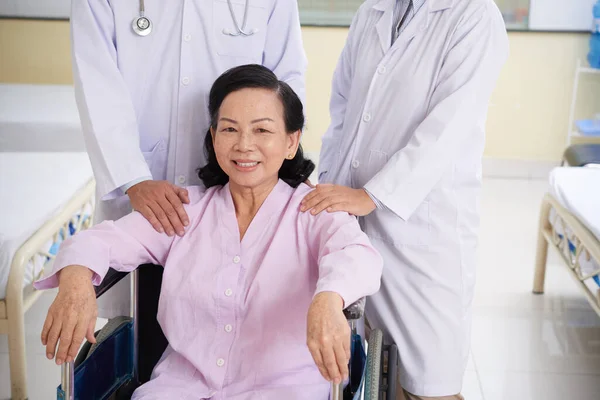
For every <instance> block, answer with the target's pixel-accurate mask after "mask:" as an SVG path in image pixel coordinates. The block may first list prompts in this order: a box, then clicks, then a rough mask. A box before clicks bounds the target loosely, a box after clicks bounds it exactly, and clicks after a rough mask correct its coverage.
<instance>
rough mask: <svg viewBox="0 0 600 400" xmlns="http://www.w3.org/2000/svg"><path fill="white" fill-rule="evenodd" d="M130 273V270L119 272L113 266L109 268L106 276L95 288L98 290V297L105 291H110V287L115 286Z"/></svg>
mask: <svg viewBox="0 0 600 400" xmlns="http://www.w3.org/2000/svg"><path fill="white" fill-rule="evenodd" d="M127 275H129V272H117V271H115V270H114V269H112V268H109V270H108V272H107V273H106V276H105V277H104V279H103V280H102V283H100V286H97V287H95V288H94V290H95V291H96V298H98V297H100V296H102V295H103V294H104V293H106V292H108V290H109V289H110V288H112V287H113V286H115V285H116V284H117V283H119V281H121V280H122V279H123V278H125V277H126V276H127Z"/></svg>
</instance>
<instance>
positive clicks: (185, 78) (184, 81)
mask: <svg viewBox="0 0 600 400" xmlns="http://www.w3.org/2000/svg"><path fill="white" fill-rule="evenodd" d="M181 83H183V84H184V85H188V84H189V83H190V78H188V77H187V76H186V77H184V78H183V79H182V80H181Z"/></svg>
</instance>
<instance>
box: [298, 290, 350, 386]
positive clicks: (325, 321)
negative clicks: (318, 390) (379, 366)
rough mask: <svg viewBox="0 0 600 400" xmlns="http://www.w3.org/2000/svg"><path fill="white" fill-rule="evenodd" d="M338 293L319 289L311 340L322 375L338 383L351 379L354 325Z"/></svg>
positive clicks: (312, 309) (312, 310)
mask: <svg viewBox="0 0 600 400" xmlns="http://www.w3.org/2000/svg"><path fill="white" fill-rule="evenodd" d="M343 308H344V301H343V300H342V298H341V297H340V295H338V294H337V293H333V292H323V293H319V294H317V295H316V296H315V298H314V299H313V302H312V304H311V305H310V308H309V310H308V329H307V344H308V349H309V350H310V353H311V354H312V356H313V359H314V360H315V363H316V364H317V367H319V371H321V375H323V377H324V378H325V379H327V380H328V381H330V382H334V383H336V384H339V383H341V382H342V381H343V380H346V379H348V363H349V361H350V327H349V326H348V321H346V317H345V316H344V312H343Z"/></svg>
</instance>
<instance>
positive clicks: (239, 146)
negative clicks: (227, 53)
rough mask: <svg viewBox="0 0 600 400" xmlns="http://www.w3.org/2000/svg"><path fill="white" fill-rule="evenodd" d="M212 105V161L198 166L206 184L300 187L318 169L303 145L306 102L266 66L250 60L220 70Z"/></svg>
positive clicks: (207, 143) (209, 141) (207, 145)
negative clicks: (281, 182)
mask: <svg viewBox="0 0 600 400" xmlns="http://www.w3.org/2000/svg"><path fill="white" fill-rule="evenodd" d="M208 108H209V115H210V120H211V123H210V129H209V134H207V135H206V139H205V143H204V145H205V151H206V156H207V159H208V164H207V165H206V166H204V167H202V168H200V170H199V176H200V179H202V181H203V183H204V185H205V186H206V187H207V188H210V187H212V186H217V185H225V184H226V183H228V182H231V184H232V185H240V186H242V187H257V188H260V187H261V186H265V187H273V185H274V184H275V183H276V182H277V180H278V179H281V180H283V181H284V182H286V183H287V184H288V185H290V186H292V187H294V188H296V187H298V185H300V183H302V182H305V181H306V180H307V179H308V177H309V176H310V174H311V173H312V172H313V170H314V169H315V165H314V164H313V162H312V161H310V160H308V159H306V158H304V153H303V151H302V145H301V144H300V135H301V133H302V129H303V128H304V112H303V107H302V102H301V101H300V99H299V98H298V96H297V95H296V94H295V93H294V91H293V90H292V89H291V88H290V86H289V85H288V84H286V83H285V82H281V81H279V80H278V79H277V77H276V76H275V74H273V73H272V72H271V71H270V70H268V69H267V68H264V67H262V66H260V65H246V66H242V67H237V68H233V69H231V70H229V71H227V72H226V73H224V74H223V75H221V77H219V79H217V80H216V81H215V83H214V85H213V87H212V90H211V92H210V97H209V106H208Z"/></svg>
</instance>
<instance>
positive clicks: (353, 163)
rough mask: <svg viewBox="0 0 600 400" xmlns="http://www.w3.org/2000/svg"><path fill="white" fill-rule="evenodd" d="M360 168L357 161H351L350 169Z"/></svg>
mask: <svg viewBox="0 0 600 400" xmlns="http://www.w3.org/2000/svg"><path fill="white" fill-rule="evenodd" d="M359 166H360V162H359V161H358V160H354V161H352V168H355V169H356V168H358V167H359Z"/></svg>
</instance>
